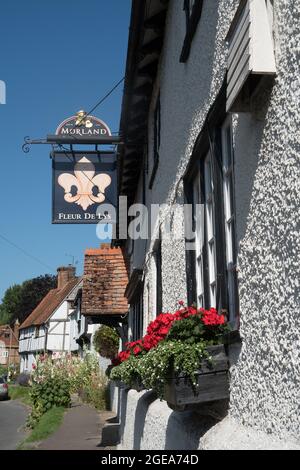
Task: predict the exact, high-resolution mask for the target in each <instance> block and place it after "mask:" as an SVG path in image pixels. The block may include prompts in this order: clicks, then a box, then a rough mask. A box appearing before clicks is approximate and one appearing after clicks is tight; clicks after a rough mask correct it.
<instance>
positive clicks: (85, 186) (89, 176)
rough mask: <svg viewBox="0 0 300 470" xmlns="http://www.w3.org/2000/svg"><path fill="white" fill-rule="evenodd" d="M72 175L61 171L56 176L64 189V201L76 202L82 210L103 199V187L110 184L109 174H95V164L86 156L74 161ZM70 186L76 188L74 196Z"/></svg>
mask: <svg viewBox="0 0 300 470" xmlns="http://www.w3.org/2000/svg"><path fill="white" fill-rule="evenodd" d="M74 175H75V176H74ZM74 175H72V174H71V173H63V174H62V175H60V176H59V177H58V184H59V185H60V186H62V187H63V188H64V190H65V196H64V199H65V201H67V202H69V203H76V204H78V205H79V206H81V207H82V209H83V210H84V211H86V210H87V208H88V207H89V206H91V205H92V204H95V203H99V204H100V203H101V202H104V201H105V189H106V188H107V187H108V186H109V185H110V184H111V177H110V176H109V175H107V174H105V173H100V174H99V175H96V176H95V166H94V165H93V163H92V162H91V161H90V160H88V159H87V158H86V157H83V158H81V159H80V160H79V161H78V162H77V163H76V165H75V168H74ZM72 186H75V187H76V188H77V194H76V195H74V196H72V193H71V189H72ZM94 187H97V188H98V194H97V195H94V194H93V188H94Z"/></svg>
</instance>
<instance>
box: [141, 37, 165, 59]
mask: <svg viewBox="0 0 300 470" xmlns="http://www.w3.org/2000/svg"><path fill="white" fill-rule="evenodd" d="M162 45H163V37H162V36H159V37H157V38H155V39H152V41H150V42H148V43H147V44H144V46H142V48H141V52H140V58H141V60H142V59H144V58H145V57H146V56H147V55H150V54H158V55H159V54H160V51H161V48H162Z"/></svg>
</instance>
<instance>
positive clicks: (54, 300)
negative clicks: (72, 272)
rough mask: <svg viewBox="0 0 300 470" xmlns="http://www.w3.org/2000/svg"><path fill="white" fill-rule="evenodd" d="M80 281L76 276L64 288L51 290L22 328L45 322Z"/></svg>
mask: <svg viewBox="0 0 300 470" xmlns="http://www.w3.org/2000/svg"><path fill="white" fill-rule="evenodd" d="M78 282H80V279H78V278H75V279H72V280H71V281H69V282H68V283H67V284H66V285H65V286H64V287H63V288H62V289H52V290H50V291H49V292H48V294H47V295H46V296H45V297H44V298H43V300H42V301H41V302H40V303H39V304H38V306H37V307H36V308H35V309H34V310H33V312H31V314H30V315H29V316H28V317H27V318H26V320H25V321H24V322H23V323H22V324H21V326H20V329H22V328H28V327H29V326H33V325H42V324H43V323H45V322H46V321H47V320H48V318H49V317H50V316H51V315H52V314H53V313H54V312H55V310H56V309H57V308H58V307H59V306H60V304H61V303H62V302H63V301H64V300H65V298H66V297H67V296H68V295H69V294H70V292H71V291H72V289H74V287H75V286H76V285H77V284H78Z"/></svg>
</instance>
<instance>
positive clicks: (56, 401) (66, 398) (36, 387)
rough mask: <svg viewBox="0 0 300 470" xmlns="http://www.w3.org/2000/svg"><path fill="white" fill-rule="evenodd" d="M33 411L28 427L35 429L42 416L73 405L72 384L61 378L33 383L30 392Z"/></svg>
mask: <svg viewBox="0 0 300 470" xmlns="http://www.w3.org/2000/svg"><path fill="white" fill-rule="evenodd" d="M30 399H31V404H32V411H31V414H30V416H29V418H28V425H29V426H30V427H31V428H32V427H34V426H35V425H36V424H37V423H38V421H39V420H40V418H41V416H42V415H43V414H44V413H46V412H47V411H49V410H50V409H51V408H53V407H65V408H66V407H68V406H70V405H71V395H70V383H69V381H68V380H61V379H60V378H59V377H54V378H48V380H47V381H45V382H41V383H33V385H32V388H31V391H30Z"/></svg>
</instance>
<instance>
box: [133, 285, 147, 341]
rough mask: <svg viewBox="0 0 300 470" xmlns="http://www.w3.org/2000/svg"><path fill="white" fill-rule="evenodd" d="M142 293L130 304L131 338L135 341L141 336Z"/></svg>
mask: <svg viewBox="0 0 300 470" xmlns="http://www.w3.org/2000/svg"><path fill="white" fill-rule="evenodd" d="M143 310H144V309H143V295H142V294H141V295H139V296H138V298H137V299H136V301H135V303H134V304H133V305H132V340H133V341H136V340H138V339H140V338H142V336H143Z"/></svg>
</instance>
